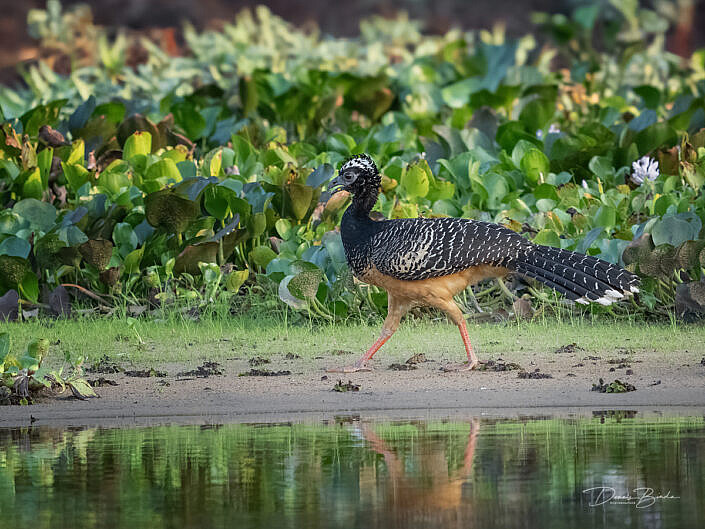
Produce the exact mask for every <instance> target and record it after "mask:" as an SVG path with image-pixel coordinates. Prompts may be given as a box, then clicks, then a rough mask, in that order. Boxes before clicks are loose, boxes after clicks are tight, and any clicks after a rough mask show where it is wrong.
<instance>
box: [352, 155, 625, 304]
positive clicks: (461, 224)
mask: <svg viewBox="0 0 705 529" xmlns="http://www.w3.org/2000/svg"><path fill="white" fill-rule="evenodd" d="M370 164H371V165H370ZM343 171H357V173H356V174H359V176H358V178H357V179H356V181H355V183H354V184H353V185H351V187H350V188H349V191H351V192H352V193H354V198H353V205H352V207H350V208H348V210H347V211H346V212H345V214H344V215H343V222H342V224H341V232H342V239H343V246H344V248H345V255H346V257H347V260H348V263H349V264H350V267H351V269H352V271H353V273H354V274H355V275H356V276H358V277H362V276H364V274H365V272H366V271H367V270H369V269H370V268H373V267H374V268H376V269H377V270H379V271H380V272H381V273H383V274H386V275H389V276H391V277H394V278H396V279H402V280H408V281H416V280H421V279H428V278H432V277H441V276H445V275H449V274H454V273H457V272H459V271H461V270H466V269H468V268H470V267H473V266H479V265H491V266H497V267H504V268H508V269H509V270H514V271H516V272H518V273H520V274H523V275H526V276H528V277H532V278H534V279H537V280H539V281H541V282H543V283H544V284H546V285H547V286H549V287H551V288H553V289H555V290H557V291H559V292H561V293H562V294H564V295H565V296H566V297H568V298H569V299H572V300H575V301H579V302H585V303H587V302H588V301H598V302H600V303H603V304H609V303H612V302H613V301H616V300H618V299H621V298H622V297H624V296H626V295H631V294H632V293H633V292H637V291H638V289H637V285H638V278H637V276H635V275H634V274H631V273H629V272H627V271H626V270H624V269H622V268H620V267H619V266H615V265H613V264H610V263H608V262H606V261H603V260H601V259H597V258H595V257H592V256H587V255H583V254H579V253H576V252H570V251H567V250H561V249H559V248H552V247H549V246H540V245H536V244H533V243H532V242H531V241H529V240H527V239H525V238H524V237H522V236H521V235H519V234H518V233H515V232H513V231H511V230H509V229H507V228H505V227H503V226H500V225H499V224H493V223H489V222H481V221H474V220H468V219H456V218H435V219H424V218H418V219H397V220H385V221H379V222H376V221H373V220H371V219H370V217H369V212H370V210H371V208H372V206H373V205H374V202H375V200H376V198H377V194H378V186H379V173H378V171H377V170H376V166H374V162H372V161H371V159H369V158H364V159H352V160H349V161H348V162H346V164H345V165H344V166H343V167H342V168H341V173H342V172H343Z"/></svg>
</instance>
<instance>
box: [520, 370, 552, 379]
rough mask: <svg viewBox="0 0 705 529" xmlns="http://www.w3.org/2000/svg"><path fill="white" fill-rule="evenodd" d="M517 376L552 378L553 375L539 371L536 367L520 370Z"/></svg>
mask: <svg viewBox="0 0 705 529" xmlns="http://www.w3.org/2000/svg"><path fill="white" fill-rule="evenodd" d="M518 378H531V379H534V378H553V375H551V374H549V373H541V371H540V370H539V369H538V368H536V369H535V370H534V371H520V372H519V376H518Z"/></svg>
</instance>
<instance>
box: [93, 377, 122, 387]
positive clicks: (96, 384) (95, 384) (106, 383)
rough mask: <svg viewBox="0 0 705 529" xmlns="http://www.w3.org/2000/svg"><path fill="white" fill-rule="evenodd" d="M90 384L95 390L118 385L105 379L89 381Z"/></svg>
mask: <svg viewBox="0 0 705 529" xmlns="http://www.w3.org/2000/svg"><path fill="white" fill-rule="evenodd" d="M88 383H89V384H90V385H91V387H94V388H104V387H106V386H117V385H118V383H117V382H115V381H114V380H110V379H108V378H105V377H99V378H94V379H89V380H88Z"/></svg>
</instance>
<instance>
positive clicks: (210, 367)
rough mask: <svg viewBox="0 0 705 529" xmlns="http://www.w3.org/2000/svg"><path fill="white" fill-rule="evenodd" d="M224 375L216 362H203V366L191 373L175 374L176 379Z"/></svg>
mask: <svg viewBox="0 0 705 529" xmlns="http://www.w3.org/2000/svg"><path fill="white" fill-rule="evenodd" d="M223 373H224V371H223V369H222V368H221V365H220V364H219V363H218V362H203V365H201V366H198V367H197V368H196V369H192V370H191V371H182V372H180V373H177V374H176V376H177V377H197V378H208V377H210V376H214V375H222V374H223Z"/></svg>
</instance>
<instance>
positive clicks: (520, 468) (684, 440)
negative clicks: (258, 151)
mask: <svg viewBox="0 0 705 529" xmlns="http://www.w3.org/2000/svg"><path fill="white" fill-rule="evenodd" d="M592 487H612V488H613V489H614V490H615V493H616V494H618V495H622V496H624V495H629V494H630V493H631V495H632V496H634V495H635V493H634V489H636V488H639V487H648V488H651V489H653V495H659V494H660V495H663V496H666V495H668V496H675V497H668V498H661V499H654V500H653V504H651V503H652V500H650V499H648V497H647V498H644V499H643V500H642V503H641V504H635V502H636V501H637V500H625V501H624V502H623V503H616V502H614V501H613V502H608V503H604V504H602V505H595V504H596V503H600V499H606V495H605V494H603V497H602V498H599V497H598V496H597V493H596V492H595V491H593V492H592V493H586V492H583V491H584V490H586V489H590V488H592ZM604 490H606V491H609V489H604ZM704 491H705V420H703V418H702V417H670V418H668V417H666V418H663V417H650V418H640V417H639V416H633V414H630V413H628V412H627V413H626V415H625V414H624V412H617V413H616V414H606V415H601V416H595V417H592V418H580V419H551V418H543V419H535V418H532V419H525V420H504V419H501V420H500V419H480V420H478V419H472V418H469V419H468V420H467V421H460V420H456V419H453V420H431V421H393V422H365V421H359V420H352V419H350V418H342V419H340V420H338V421H331V422H328V423H310V422H309V423H301V424H273V425H269V424H230V425H222V426H207V427H204V426H155V427H147V428H145V427H142V428H84V429H55V428H48V427H39V428H37V427H31V428H19V429H0V527H12V528H24V527H31V528H32V529H36V528H44V527H47V528H49V527H51V528H52V529H57V528H61V527H67V528H68V527H70V528H83V527H100V528H103V527H129V528H131V529H138V528H142V527H148V528H150V529H157V528H161V527H175V528H182V527H193V528H209V527H276V528H279V527H282V528H284V527H304V528H317V527H321V528H323V527H325V528H328V527H346V528H354V527H361V528H363V527H364V528H369V527H384V528H388V527H400V528H401V527H403V528H408V527H444V528H452V527H463V528H470V527H477V528H486V527H543V528H552V527H561V528H562V527H582V528H590V527H605V526H610V525H613V526H614V527H654V528H660V527H664V528H669V529H670V528H677V527H684V528H685V527H692V528H695V527H703V520H705V494H704Z"/></svg>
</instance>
